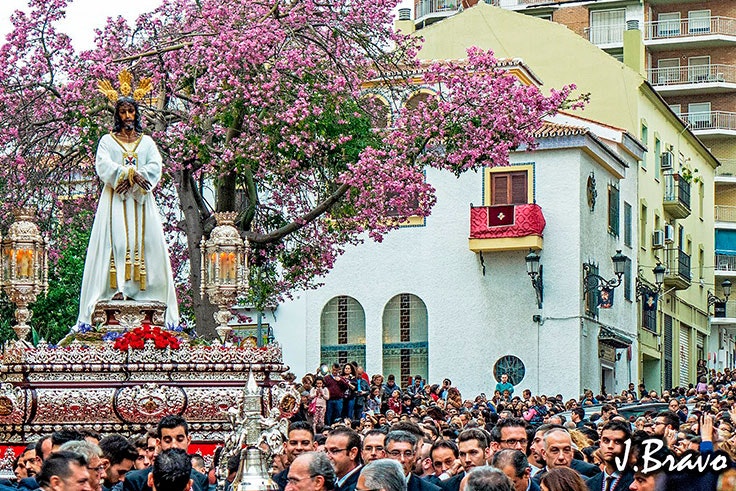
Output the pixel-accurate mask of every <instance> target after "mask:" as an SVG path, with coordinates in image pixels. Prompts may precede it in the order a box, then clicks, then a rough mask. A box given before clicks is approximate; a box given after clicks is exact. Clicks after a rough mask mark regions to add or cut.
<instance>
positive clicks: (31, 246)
mask: <svg viewBox="0 0 736 491" xmlns="http://www.w3.org/2000/svg"><path fill="white" fill-rule="evenodd" d="M13 215H14V216H15V222H13V224H12V225H11V226H10V228H9V229H8V235H7V237H5V239H3V241H2V262H3V268H2V285H3V288H4V290H5V293H6V294H7V295H8V297H10V300H11V301H12V302H13V303H15V305H16V309H15V321H16V322H17V324H16V325H14V326H13V331H15V334H16V336H17V337H18V340H19V341H25V339H26V337H27V336H28V333H29V332H30V331H31V326H29V325H28V321H29V320H30V319H31V317H32V316H33V311H32V310H31V309H29V308H28V304H31V303H33V302H35V301H36V297H37V296H38V295H39V294H40V293H44V294H45V293H46V292H47V291H48V287H49V282H48V273H49V272H48V256H47V250H46V241H45V240H44V238H43V236H42V235H41V232H40V231H39V229H38V226H37V225H36V224H35V223H34V222H33V211H32V210H30V209H28V208H21V209H18V210H15V211H14V212H13Z"/></svg>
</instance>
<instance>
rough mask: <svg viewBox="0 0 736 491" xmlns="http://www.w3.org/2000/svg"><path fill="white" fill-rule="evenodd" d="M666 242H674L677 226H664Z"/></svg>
mask: <svg viewBox="0 0 736 491" xmlns="http://www.w3.org/2000/svg"><path fill="white" fill-rule="evenodd" d="M664 242H665V244H672V243H673V242H675V227H673V226H672V225H669V224H667V225H665V226H664Z"/></svg>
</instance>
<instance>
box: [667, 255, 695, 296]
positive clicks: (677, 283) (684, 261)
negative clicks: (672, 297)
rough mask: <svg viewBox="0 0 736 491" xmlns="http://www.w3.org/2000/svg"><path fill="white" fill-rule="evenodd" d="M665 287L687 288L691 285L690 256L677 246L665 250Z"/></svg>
mask: <svg viewBox="0 0 736 491" xmlns="http://www.w3.org/2000/svg"><path fill="white" fill-rule="evenodd" d="M663 265H664V268H665V273H664V287H665V288H674V289H676V290H685V289H687V288H689V287H690V282H691V278H690V256H689V255H688V254H686V253H685V251H682V250H680V249H677V248H673V249H665V250H664V263H663Z"/></svg>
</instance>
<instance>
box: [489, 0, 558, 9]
mask: <svg viewBox="0 0 736 491" xmlns="http://www.w3.org/2000/svg"><path fill="white" fill-rule="evenodd" d="M485 2H486V3H487V4H489V5H493V6H494V7H501V8H512V7H526V6H527V5H544V4H549V3H550V0H485Z"/></svg>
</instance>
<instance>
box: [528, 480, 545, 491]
mask: <svg viewBox="0 0 736 491" xmlns="http://www.w3.org/2000/svg"><path fill="white" fill-rule="evenodd" d="M527 491H542V488H540V487H539V484H537V483H535V482H534V481H533V480H531V479H529V487H528V488H527Z"/></svg>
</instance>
